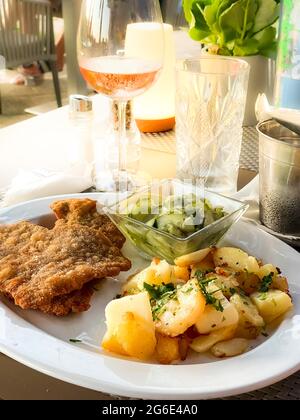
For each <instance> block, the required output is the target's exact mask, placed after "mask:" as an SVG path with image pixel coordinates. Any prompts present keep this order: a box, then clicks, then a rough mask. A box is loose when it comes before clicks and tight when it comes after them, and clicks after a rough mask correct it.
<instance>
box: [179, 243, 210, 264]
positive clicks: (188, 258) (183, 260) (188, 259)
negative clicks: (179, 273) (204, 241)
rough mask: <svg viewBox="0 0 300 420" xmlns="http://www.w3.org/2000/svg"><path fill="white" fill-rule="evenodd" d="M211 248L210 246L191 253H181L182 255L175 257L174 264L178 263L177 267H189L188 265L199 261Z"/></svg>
mask: <svg viewBox="0 0 300 420" xmlns="http://www.w3.org/2000/svg"><path fill="white" fill-rule="evenodd" d="M211 250H212V249H211V248H206V249H200V250H199V251H196V252H193V253H192V254H187V255H183V256H182V257H179V258H176V259H175V265H178V266H179V267H189V266H190V265H194V264H197V263H200V262H201V261H202V260H204V258H206V257H207V256H208V254H209V253H210V252H211Z"/></svg>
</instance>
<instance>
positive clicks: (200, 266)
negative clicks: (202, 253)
mask: <svg viewBox="0 0 300 420" xmlns="http://www.w3.org/2000/svg"><path fill="white" fill-rule="evenodd" d="M191 268H192V273H191V277H195V275H196V273H197V271H199V270H200V271H202V272H205V271H207V272H208V271H213V270H214V269H215V264H214V260H213V252H210V253H209V254H208V255H207V256H206V257H205V258H204V259H203V260H202V261H200V262H198V263H196V264H193V265H192V266H191Z"/></svg>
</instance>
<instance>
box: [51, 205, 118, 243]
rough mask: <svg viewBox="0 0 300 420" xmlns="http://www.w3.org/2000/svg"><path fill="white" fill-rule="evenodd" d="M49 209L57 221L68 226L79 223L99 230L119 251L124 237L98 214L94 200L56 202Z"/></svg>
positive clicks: (104, 216)
mask: <svg viewBox="0 0 300 420" xmlns="http://www.w3.org/2000/svg"><path fill="white" fill-rule="evenodd" d="M51 209H52V210H53V211H54V213H55V215H56V217H57V218H58V219H63V220H65V221H66V222H67V223H69V224H74V223H79V224H81V225H85V226H89V227H92V228H94V229H96V230H98V231H99V230H100V231H101V233H103V234H104V235H105V236H106V237H107V238H108V239H109V240H110V241H111V242H112V243H113V244H115V245H116V246H117V247H118V248H120V249H121V248H122V246H123V245H124V243H125V237H124V236H123V234H122V233H121V232H120V231H119V230H118V228H117V227H116V226H115V225H114V224H113V222H112V221H111V220H110V219H109V218H108V217H107V216H106V215H105V214H100V213H98V211H97V202H96V201H94V200H90V199H88V198H86V199H81V200H80V199H70V200H61V201H56V202H55V203H53V204H52V205H51Z"/></svg>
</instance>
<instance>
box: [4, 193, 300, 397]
mask: <svg viewBox="0 0 300 420" xmlns="http://www.w3.org/2000/svg"><path fill="white" fill-rule="evenodd" d="M90 196H91V195H90ZM79 197H81V198H82V197H84V195H80V196H79ZM92 198H96V199H98V200H99V201H101V202H103V201H104V200H108V201H107V204H109V203H110V202H111V201H112V200H114V196H113V195H107V194H106V195H103V194H97V195H93V196H92ZM54 199H57V197H52V198H47V199H41V200H36V201H32V202H30V203H24V204H21V205H18V206H15V207H13V208H11V209H4V210H2V211H1V212H0V223H1V222H2V223H3V222H14V221H16V220H20V219H31V220H35V221H37V220H39V219H40V216H43V217H42V220H45V218H44V215H47V214H49V204H50V203H51V202H52V201H53V200H54ZM226 242H227V243H228V242H229V243H231V244H233V245H235V246H240V247H242V248H244V249H245V250H247V251H248V252H249V253H250V254H251V255H255V256H257V257H260V258H262V259H263V260H264V261H266V262H271V263H273V264H275V265H276V266H279V267H280V268H281V269H282V271H283V273H284V274H285V275H286V276H287V277H288V279H289V282H290V286H291V292H292V294H293V298H294V304H295V307H294V310H293V312H291V313H289V314H288V315H287V316H286V318H285V319H284V321H283V322H282V323H281V325H280V326H279V327H278V328H277V329H276V330H275V331H274V332H273V333H272V334H271V336H270V337H269V338H267V339H263V340H262V339H260V341H257V342H255V343H254V348H253V350H251V351H250V352H248V353H246V354H244V355H242V356H239V357H235V358H232V359H227V360H216V359H214V358H212V357H210V356H205V357H203V356H199V355H194V356H192V357H189V358H188V360H187V361H186V362H185V363H184V364H182V365H177V366H162V365H158V364H155V363H141V362H137V361H132V360H129V359H125V358H119V357H114V356H111V355H109V354H106V353H105V352H104V351H102V350H101V348H100V345H99V343H100V341H101V338H102V336H103V333H104V331H105V324H104V308H105V305H106V303H107V302H108V301H110V300H111V298H113V297H114V296H115V295H116V294H117V293H118V292H119V290H120V284H119V283H120V282H121V281H122V279H124V278H125V277H126V276H127V275H128V273H125V275H124V274H122V276H120V279H119V280H118V282H116V281H112V280H105V281H103V283H101V286H100V290H99V292H96V293H95V295H94V298H93V300H92V308H91V309H90V310H89V311H88V312H86V313H83V314H81V315H71V316H69V317H66V318H62V319H61V318H55V317H52V316H47V315H44V314H40V313H38V312H34V311H23V310H21V309H19V308H17V307H15V306H14V305H13V304H11V303H10V302H8V301H7V300H5V299H4V298H3V299H2V300H0V350H1V351H2V352H3V353H4V354H6V355H8V356H10V357H12V358H13V359H15V360H17V361H19V362H21V363H23V364H25V365H27V366H29V367H31V368H33V369H36V370H38V371H40V372H43V373H45V374H48V375H50V376H53V377H55V378H58V379H62V380H64V381H66V382H70V383H73V384H76V385H80V386H83V387H86V388H90V389H94V390H98V391H102V392H105V393H111V394H115V395H122V396H127V397H136V398H145V399H146V398H149V399H151V398H152V399H198V398H215V397H224V396H229V395H234V394H239V393H244V392H249V391H253V390H255V389H258V388H262V387H265V386H268V385H270V384H272V383H274V382H277V381H279V380H281V379H284V378H285V377H287V376H289V375H291V374H293V373H294V372H296V371H297V370H299V368H300V351H299V349H300V284H299V283H300V282H299V272H300V254H298V253H297V252H296V251H295V250H293V249H292V248H290V247H289V246H288V245H286V244H284V243H283V242H281V241H279V240H278V239H276V238H274V237H272V236H270V235H269V234H267V233H265V232H262V231H261V230H260V229H259V228H257V227H255V226H252V225H250V224H248V223H245V222H243V221H240V222H239V223H238V224H237V225H236V226H234V227H233V228H232V229H231V231H230V232H229V233H228V235H227V237H226ZM124 253H125V254H126V255H127V256H128V257H129V258H131V259H132V260H133V271H135V270H136V269H138V268H140V267H143V266H145V265H146V264H147V262H145V261H143V260H141V259H140V258H139V257H138V256H137V254H136V252H135V250H134V249H133V248H131V247H130V246H128V245H127V246H125V250H124ZM78 337H81V338H83V340H84V344H71V343H70V342H69V339H70V338H78ZM262 341H263V342H262ZM258 344H260V345H258Z"/></svg>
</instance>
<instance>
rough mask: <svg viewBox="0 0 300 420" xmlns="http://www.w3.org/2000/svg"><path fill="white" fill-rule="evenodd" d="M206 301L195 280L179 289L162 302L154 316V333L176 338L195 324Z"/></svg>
mask: <svg viewBox="0 0 300 420" xmlns="http://www.w3.org/2000/svg"><path fill="white" fill-rule="evenodd" d="M205 305H206V300H205V298H204V296H203V294H202V293H201V291H200V288H199V285H198V282H197V281H196V280H195V279H192V280H189V281H188V282H187V283H185V284H184V285H183V286H181V287H179V288H178V289H177V290H176V292H175V293H174V295H173V296H171V297H170V299H168V300H167V301H166V302H162V304H161V305H160V308H159V309H160V310H159V311H158V313H157V314H156V316H157V319H156V320H155V327H156V331H157V332H159V333H161V334H162V335H166V336H170V337H177V336H178V335H181V334H183V333H184V332H185V331H186V330H187V329H189V328H190V327H191V326H192V325H194V324H195V322H197V320H198V319H199V318H200V316H201V314H202V313H203V312H204V309H205Z"/></svg>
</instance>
